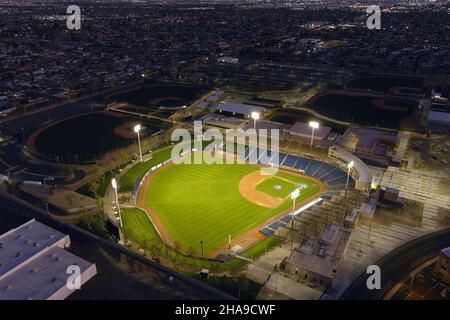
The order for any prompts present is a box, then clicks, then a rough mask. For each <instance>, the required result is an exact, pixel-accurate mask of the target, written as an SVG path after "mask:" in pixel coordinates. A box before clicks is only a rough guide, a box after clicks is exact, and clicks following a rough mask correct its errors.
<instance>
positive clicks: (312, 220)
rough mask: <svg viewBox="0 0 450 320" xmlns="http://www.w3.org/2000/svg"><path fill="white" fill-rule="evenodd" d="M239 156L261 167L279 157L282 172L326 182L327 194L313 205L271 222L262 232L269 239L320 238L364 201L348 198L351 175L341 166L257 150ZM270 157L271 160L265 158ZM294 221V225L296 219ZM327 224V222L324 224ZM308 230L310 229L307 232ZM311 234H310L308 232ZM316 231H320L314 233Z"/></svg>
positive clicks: (254, 148)
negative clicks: (291, 235) (292, 234)
mask: <svg viewBox="0 0 450 320" xmlns="http://www.w3.org/2000/svg"><path fill="white" fill-rule="evenodd" d="M237 155H238V156H239V157H240V158H241V160H244V161H246V162H252V161H251V160H253V162H256V163H258V164H261V165H271V164H273V163H274V161H273V160H274V159H275V157H277V156H278V157H279V158H278V159H279V160H278V164H279V167H280V168H284V169H288V170H291V171H292V170H293V171H297V170H298V171H299V172H302V173H303V174H304V175H305V176H310V177H313V178H316V179H318V180H320V181H322V182H323V183H324V184H325V185H326V187H327V190H326V193H325V194H323V195H321V196H320V198H318V199H317V200H315V201H314V202H313V203H310V204H307V205H305V206H304V207H302V208H299V209H296V212H295V214H294V215H293V214H292V213H288V214H286V215H284V216H283V217H281V218H279V219H277V220H274V221H271V222H270V223H269V224H268V225H266V226H265V227H263V228H261V229H260V232H261V233H263V234H265V235H274V236H278V237H281V238H285V239H287V238H288V234H289V233H290V232H291V230H292V229H293V228H292V226H294V230H296V229H299V230H303V231H299V232H297V234H298V235H300V234H303V236H304V237H306V236H311V232H312V233H316V232H317V234H320V232H323V231H324V230H326V228H328V225H329V224H331V223H333V222H342V220H343V219H344V218H345V215H346V214H347V212H349V210H351V209H350V206H353V207H354V206H356V205H357V203H358V202H360V201H362V199H363V197H361V195H360V194H358V193H354V192H352V191H350V192H349V194H348V197H346V198H344V196H343V193H344V189H345V185H346V182H347V172H346V171H345V170H346V169H345V168H342V167H341V166H340V165H339V164H337V163H336V164H334V163H330V162H331V159H330V162H325V161H321V160H317V159H312V158H309V157H301V156H297V155H292V154H287V153H283V152H279V153H278V152H272V151H270V150H269V151H267V150H264V149H261V148H256V147H246V148H245V151H244V152H243V153H242V152H241V153H239V152H238V153H237ZM264 155H267V156H264ZM354 187H355V182H354V180H353V179H352V178H351V177H350V178H349V190H353V189H354ZM293 217H294V222H292V219H293ZM324 220H325V221H324ZM306 226H309V227H308V228H306ZM307 230H308V231H307ZM312 230H316V232H315V231H312Z"/></svg>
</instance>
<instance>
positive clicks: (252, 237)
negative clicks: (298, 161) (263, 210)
mask: <svg viewBox="0 0 450 320" xmlns="http://www.w3.org/2000/svg"><path fill="white" fill-rule="evenodd" d="M280 171H284V172H288V173H289V174H292V175H296V176H300V177H307V178H308V179H310V180H311V181H313V182H314V183H316V184H317V185H318V186H319V187H320V189H319V191H318V192H316V193H315V194H313V195H312V196H310V197H308V198H306V199H303V200H302V201H299V202H298V203H296V205H295V208H296V209H297V208H301V207H302V206H304V205H305V204H307V203H309V202H311V201H313V200H315V199H317V198H319V197H320V196H321V195H322V194H324V193H325V192H326V187H325V184H324V183H323V182H322V181H320V180H318V179H316V178H313V177H309V176H305V175H303V174H301V173H298V172H295V171H291V170H285V169H280ZM253 174H255V175H256V174H258V175H259V171H258V172H255V173H252V174H250V175H253ZM250 175H248V176H250ZM262 177H264V179H266V178H268V177H270V176H262ZM244 178H246V177H244ZM244 178H243V179H244ZM253 179H256V178H253ZM264 179H262V180H264ZM262 180H260V181H262ZM241 181H242V180H241ZM252 183H253V181H252ZM255 186H256V185H255ZM239 190H241V189H240V188H239ZM269 197H270V196H269ZM271 198H273V197H271ZM275 199H277V198H275ZM281 202H284V200H283V199H282V200H281ZM291 211H292V209H291V208H289V209H286V210H283V211H281V212H280V213H279V214H277V215H276V216H274V217H272V218H270V219H267V220H266V221H264V222H262V223H260V224H259V225H257V226H256V227H253V228H251V229H249V230H247V231H245V232H244V233H242V234H240V235H238V236H237V237H234V238H233V239H231V245H230V248H233V247H234V246H240V247H242V248H243V249H246V248H249V247H250V246H252V245H254V244H255V243H257V242H258V241H260V240H261V239H263V238H265V235H264V234H262V233H261V232H260V231H259V230H261V229H262V228H264V227H265V226H267V225H268V224H270V223H271V222H273V221H276V220H278V219H280V218H282V217H283V216H284V215H286V214H288V213H290V212H291ZM230 251H231V250H230V249H229V248H228V245H227V246H222V247H221V248H218V249H217V251H216V252H214V254H213V255H215V256H217V255H218V254H219V253H220V252H230Z"/></svg>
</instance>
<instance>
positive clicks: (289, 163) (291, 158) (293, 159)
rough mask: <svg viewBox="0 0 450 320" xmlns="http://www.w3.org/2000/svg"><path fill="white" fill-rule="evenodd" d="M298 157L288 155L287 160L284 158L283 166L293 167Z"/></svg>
mask: <svg viewBox="0 0 450 320" xmlns="http://www.w3.org/2000/svg"><path fill="white" fill-rule="evenodd" d="M297 160H298V158H297V157H296V156H293V155H288V156H287V157H286V160H284V163H283V166H285V167H290V168H293V167H294V165H295V163H296V162H297Z"/></svg>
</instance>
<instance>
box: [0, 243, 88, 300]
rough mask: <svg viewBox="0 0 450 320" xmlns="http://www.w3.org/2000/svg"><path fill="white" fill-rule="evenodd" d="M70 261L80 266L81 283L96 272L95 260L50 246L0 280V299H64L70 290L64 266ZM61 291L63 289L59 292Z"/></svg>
mask: <svg viewBox="0 0 450 320" xmlns="http://www.w3.org/2000/svg"><path fill="white" fill-rule="evenodd" d="M71 265H77V266H78V267H80V272H81V274H80V275H81V285H82V284H83V283H85V282H86V281H88V280H89V279H90V278H91V277H92V276H94V275H95V274H96V269H95V265H94V264H92V263H90V262H87V261H86V260H83V259H82V258H80V257H77V256H76V255H74V254H72V253H70V252H68V251H66V250H64V249H62V248H59V247H53V248H50V249H49V250H47V251H45V252H44V253H42V254H41V255H39V256H38V257H37V258H35V259H34V260H32V261H31V262H29V263H27V264H25V265H24V266H23V267H21V268H19V269H18V270H16V271H15V272H14V273H12V274H10V275H9V276H7V277H5V278H4V279H2V280H0V300H45V299H49V298H52V297H54V298H58V299H65V298H66V297H67V296H68V295H70V293H72V292H73V290H70V289H69V288H68V287H67V280H68V278H69V276H70V275H71V274H69V273H67V269H68V267H69V266H71ZM89 269H90V270H89ZM88 270H89V271H90V272H88V273H86V271H88ZM61 289H62V290H61ZM60 291H65V292H64V293H62V295H61V293H58V292H60Z"/></svg>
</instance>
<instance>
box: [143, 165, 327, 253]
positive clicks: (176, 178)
mask: <svg viewBox="0 0 450 320" xmlns="http://www.w3.org/2000/svg"><path fill="white" fill-rule="evenodd" d="M258 170H260V168H259V167H258V166H256V165H249V164H240V165H238V164H235V165H207V164H196V165H188V164H183V165H170V166H168V167H166V168H163V169H162V170H160V171H158V172H155V173H154V175H153V176H152V180H151V181H150V184H149V186H148V189H147V192H146V194H145V198H144V200H142V201H143V202H144V203H139V205H140V206H144V207H146V208H150V209H151V210H152V211H153V212H154V213H155V214H156V215H157V216H158V218H159V220H160V221H161V223H162V224H163V225H164V228H165V229H166V231H167V232H168V233H169V234H170V236H171V237H172V239H173V240H174V241H176V242H177V243H178V245H180V246H181V247H182V248H184V249H189V248H198V247H199V244H200V241H201V240H203V243H204V254H205V255H208V254H211V253H213V252H215V251H216V250H217V249H218V248H220V247H221V246H224V245H226V244H227V242H228V236H229V235H231V237H232V238H234V237H236V236H238V235H240V234H242V233H244V232H245V231H247V230H249V229H251V228H253V227H256V226H257V225H259V224H261V223H263V222H264V221H266V220H268V219H269V218H271V217H274V216H276V215H277V214H279V213H281V212H282V211H283V210H286V209H288V208H290V205H291V201H290V199H287V200H286V201H285V202H283V204H282V205H280V206H279V207H277V208H275V209H270V208H266V207H262V206H259V205H257V204H255V203H253V202H250V201H248V200H247V199H245V198H244V197H243V196H242V195H241V193H240V192H239V182H240V180H241V179H242V178H243V177H244V176H246V175H248V174H250V173H253V172H255V171H258ZM272 179H276V181H277V183H286V184H285V186H286V189H287V190H290V191H292V190H294V189H295V188H296V185H295V183H302V184H307V185H309V186H310V187H309V188H306V189H303V191H302V193H301V196H300V198H299V199H297V201H298V202H300V201H301V200H303V199H305V198H307V197H309V196H311V195H312V194H315V193H317V192H318V191H319V186H318V185H316V184H314V183H313V182H312V181H311V180H309V179H308V178H306V177H298V176H295V175H291V174H289V173H286V172H279V173H278V174H277V176H276V177H273V178H269V181H270V180H272ZM282 179H285V180H289V181H290V182H286V181H285V180H282ZM285 192H287V191H285ZM267 193H268V194H269V195H270V193H269V192H267Z"/></svg>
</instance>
